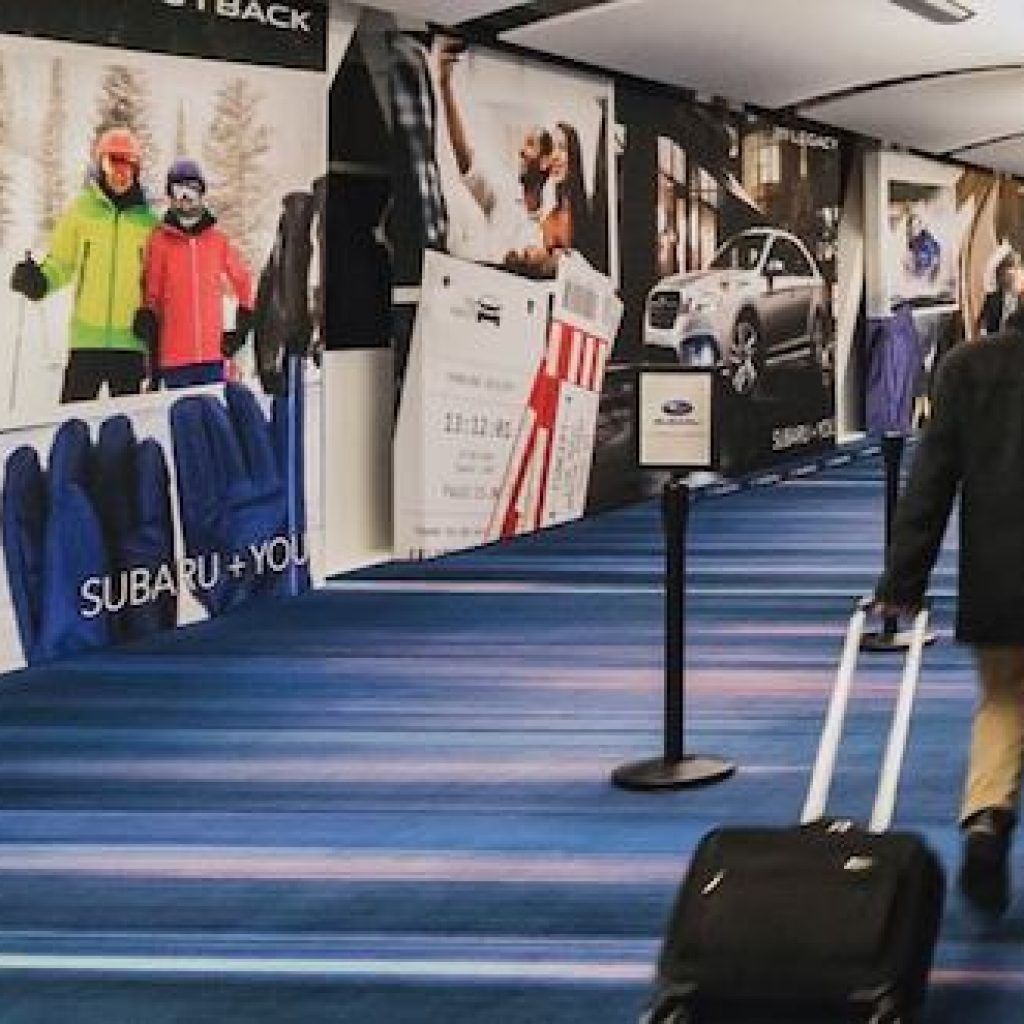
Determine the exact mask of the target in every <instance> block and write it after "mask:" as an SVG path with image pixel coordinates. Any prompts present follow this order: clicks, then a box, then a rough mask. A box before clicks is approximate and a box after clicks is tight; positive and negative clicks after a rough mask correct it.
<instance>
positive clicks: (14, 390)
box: [8, 249, 32, 412]
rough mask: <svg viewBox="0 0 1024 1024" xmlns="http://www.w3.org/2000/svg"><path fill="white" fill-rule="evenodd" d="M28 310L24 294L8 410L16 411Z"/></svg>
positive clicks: (29, 252) (28, 257) (28, 255)
mask: <svg viewBox="0 0 1024 1024" xmlns="http://www.w3.org/2000/svg"><path fill="white" fill-rule="evenodd" d="M25 259H26V260H31V259H32V250H31V249H26V250H25ZM27 310H28V297H27V296H25V295H22V297H21V305H20V306H19V307H18V330H17V332H16V333H15V335H14V362H13V365H12V366H11V393H10V399H9V401H8V411H9V412H14V404H15V400H16V396H17V390H18V375H19V373H20V370H21V348H22V345H23V344H24V342H25V319H26V311H27Z"/></svg>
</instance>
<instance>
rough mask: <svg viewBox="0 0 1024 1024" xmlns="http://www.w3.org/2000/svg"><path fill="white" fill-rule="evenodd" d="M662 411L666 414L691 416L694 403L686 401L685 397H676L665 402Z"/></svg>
mask: <svg viewBox="0 0 1024 1024" xmlns="http://www.w3.org/2000/svg"><path fill="white" fill-rule="evenodd" d="M661 411H662V412H663V413H664V414H665V415H666V416H689V415H690V413H692V412H693V403H692V402H688V401H686V399H685V398H674V399H672V400H670V401H668V402H665V404H664V405H662V407H661Z"/></svg>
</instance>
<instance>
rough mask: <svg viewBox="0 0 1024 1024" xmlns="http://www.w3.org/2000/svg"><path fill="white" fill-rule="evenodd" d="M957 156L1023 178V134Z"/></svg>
mask: <svg viewBox="0 0 1024 1024" xmlns="http://www.w3.org/2000/svg"><path fill="white" fill-rule="evenodd" d="M958 156H959V157H960V158H961V159H963V160H967V161H969V162H970V163H974V164H980V165H981V166H982V167H991V168H992V169H993V170H996V171H1002V172H1003V173H1004V174H1016V175H1017V176H1018V177H1021V178H1024V136H1021V137H1019V138H1016V139H1008V140H1006V141H1005V142H997V143H993V144H992V145H991V146H978V147H977V148H975V149H969V150H965V151H964V152H963V153H960V154H958Z"/></svg>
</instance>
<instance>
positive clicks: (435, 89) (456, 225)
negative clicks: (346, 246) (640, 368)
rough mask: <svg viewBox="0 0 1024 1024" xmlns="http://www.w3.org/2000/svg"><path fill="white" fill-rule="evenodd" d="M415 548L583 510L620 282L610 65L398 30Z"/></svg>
mask: <svg viewBox="0 0 1024 1024" xmlns="http://www.w3.org/2000/svg"><path fill="white" fill-rule="evenodd" d="M390 72H391V73H390V86H391V98H392V108H393V122H394V163H393V168H394V178H393V182H394V198H393V203H392V209H391V216H390V218H389V221H388V230H389V233H390V238H391V241H392V249H393V252H394V281H395V284H396V285H397V291H396V295H397V298H398V300H399V302H398V308H397V309H396V317H395V322H396V338H395V343H396V364H397V372H398V386H399V401H398V407H397V416H396V424H395V446H394V526H395V553H396V555H398V556H399V557H409V558H420V557H427V556H432V555H438V554H443V553H444V552H447V551H453V550H457V549H459V548H465V547H470V546H473V545H475V544H480V543H483V542H486V541H489V540H497V539H501V538H504V537H510V536H514V535H517V534H522V533H529V532H531V531H533V530H535V529H538V528H539V527H542V526H549V525H554V524H556V523H562V522H567V521H570V520H572V519H575V518H578V517H580V516H581V515H583V513H584V511H585V509H586V504H587V495H588V489H589V478H590V469H591V464H592V461H593V454H594V441H595V435H596V427H597V411H598V402H599V398H600V394H601V389H602V386H603V380H604V375H605V367H606V366H607V364H608V360H609V358H610V355H611V350H612V346H613V343H614V341H615V337H616V333H617V329H618V324H619V319H620V316H621V304H620V302H619V300H618V298H617V296H616V293H615V284H614V277H615V262H616V257H617V250H616V246H615V240H614V233H613V230H612V228H613V223H614V221H613V218H612V211H613V210H614V209H615V202H614V183H613V178H612V176H611V174H610V168H611V161H610V159H609V146H610V134H609V128H610V125H611V119H612V115H613V109H612V107H613V104H612V100H613V94H612V88H611V85H610V83H609V82H608V81H606V80H602V79H599V78H592V77H589V76H587V75H581V74H574V73H571V72H567V71H563V70H561V69H557V68H553V67H546V66H544V65H543V64H538V63H536V62H527V61H525V60H521V59H518V58H512V57H508V56H503V55H497V54H494V53H491V52H489V51H487V50H482V49H480V48H477V47H466V46H465V45H464V44H463V43H462V42H460V41H458V40H456V39H454V38H451V37H446V36H444V35H439V34H436V33H434V34H430V33H426V34H422V35H412V34H398V35H395V36H394V37H393V38H392V40H391V52H390Z"/></svg>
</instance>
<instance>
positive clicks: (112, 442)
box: [91, 416, 177, 643]
mask: <svg viewBox="0 0 1024 1024" xmlns="http://www.w3.org/2000/svg"><path fill="white" fill-rule="evenodd" d="M91 489H92V494H93V501H94V503H95V505H96V509H97V512H98V513H99V517H100V523H101V525H102V527H103V533H104V537H105V540H106V546H107V551H108V553H109V555H110V560H111V568H110V571H111V573H112V574H115V575H116V574H120V573H122V572H129V571H130V570H132V569H137V568H144V569H146V570H148V571H149V573H150V574H151V578H152V575H154V574H155V573H156V572H157V570H158V569H159V568H160V566H162V565H167V566H173V564H174V527H173V525H172V520H171V493H170V481H169V477H168V473H167V463H166V460H165V459H164V453H163V450H162V449H161V447H160V445H159V444H158V443H157V442H156V441H154V440H153V439H152V438H146V439H145V440H144V441H142V442H137V441H136V439H135V432H134V430H133V429H132V424H131V420H129V419H128V417H127V416H112V417H111V418H110V419H108V420H106V421H105V422H104V423H103V425H102V426H101V427H100V431H99V437H98V438H97V441H96V448H95V452H94V456H93V473H92V488H91ZM176 619H177V599H176V597H175V595H174V594H173V593H170V592H163V593H161V594H160V596H159V597H158V598H157V599H156V600H154V601H145V602H143V603H141V604H136V605H133V604H132V603H131V602H130V601H128V602H127V603H126V604H125V607H124V608H123V609H122V610H121V611H119V612H117V613H116V614H115V615H114V616H113V619H112V622H111V631H112V634H113V640H114V642H115V643H117V642H120V641H122V640H134V639H138V638H139V637H143V636H148V635H149V634H150V633H155V632H157V631H158V630H161V629H166V628H168V627H170V626H173V625H174V623H175V621H176Z"/></svg>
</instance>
